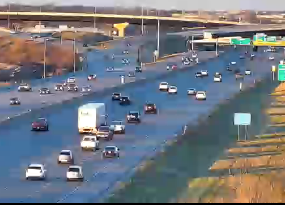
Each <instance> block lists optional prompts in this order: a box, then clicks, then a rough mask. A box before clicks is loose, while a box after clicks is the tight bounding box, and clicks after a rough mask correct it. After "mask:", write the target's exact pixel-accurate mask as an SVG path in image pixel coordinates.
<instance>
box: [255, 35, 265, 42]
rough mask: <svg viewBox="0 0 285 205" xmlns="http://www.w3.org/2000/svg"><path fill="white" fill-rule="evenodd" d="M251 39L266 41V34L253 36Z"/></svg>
mask: <svg viewBox="0 0 285 205" xmlns="http://www.w3.org/2000/svg"><path fill="white" fill-rule="evenodd" d="M253 41H261V42H265V41H266V36H253Z"/></svg>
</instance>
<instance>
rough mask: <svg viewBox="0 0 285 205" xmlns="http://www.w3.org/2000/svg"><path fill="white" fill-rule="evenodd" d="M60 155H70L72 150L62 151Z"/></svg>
mask: <svg viewBox="0 0 285 205" xmlns="http://www.w3.org/2000/svg"><path fill="white" fill-rule="evenodd" d="M60 155H65V156H70V152H67V151H63V152H61V153H60Z"/></svg>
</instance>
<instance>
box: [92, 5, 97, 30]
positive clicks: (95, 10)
mask: <svg viewBox="0 0 285 205" xmlns="http://www.w3.org/2000/svg"><path fill="white" fill-rule="evenodd" d="M96 13H97V8H96V6H95V7H94V19H93V27H94V30H95V29H96V16H95V15H96Z"/></svg>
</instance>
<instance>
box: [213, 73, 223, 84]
mask: <svg viewBox="0 0 285 205" xmlns="http://www.w3.org/2000/svg"><path fill="white" fill-rule="evenodd" d="M214 82H222V76H221V75H219V74H218V75H214Z"/></svg>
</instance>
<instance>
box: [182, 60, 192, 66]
mask: <svg viewBox="0 0 285 205" xmlns="http://www.w3.org/2000/svg"><path fill="white" fill-rule="evenodd" d="M183 64H184V65H190V64H191V62H190V61H188V60H186V61H183Z"/></svg>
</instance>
